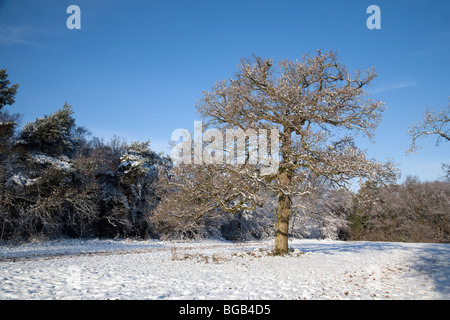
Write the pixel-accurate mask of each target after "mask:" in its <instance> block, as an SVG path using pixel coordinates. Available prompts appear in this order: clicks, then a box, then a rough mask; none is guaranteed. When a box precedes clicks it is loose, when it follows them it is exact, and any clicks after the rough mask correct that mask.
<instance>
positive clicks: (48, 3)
mask: <svg viewBox="0 0 450 320" xmlns="http://www.w3.org/2000/svg"><path fill="white" fill-rule="evenodd" d="M372 4H375V5H378V6H379V7H380V9H381V29H380V30H369V29H368V28H367V27H366V20H367V18H369V16H370V14H367V13H366V9H367V7H368V6H369V5H372ZM69 5H78V6H79V7H80V9H81V29H80V30H69V29H68V28H67V27H66V20H67V18H69V16H70V15H69V14H67V13H66V9H67V7H68V6H69ZM449 15H450V1H448V0H433V1H429V0H427V1H426V0H422V1H406V0H401V1H400V0H396V1H394V0H390V1H381V0H371V1H366V0H359V1H357V0H343V1H335V0H330V1H328V0H327V1H325V0H317V1H312V0H311V1H303V0H293V1H286V0H284V1H283V0H281V1H280V0H279V1H273V0H271V1H269V0H258V1H254V0H241V1H236V0H227V1H215V0H209V1H197V0H191V1H148V0H147V1H143V0H128V1H125V0H123V1H122V0H89V1H77V0H70V1H66V0H39V1H38V0H0V68H6V69H7V70H8V73H9V78H10V80H11V81H12V82H13V83H19V84H20V88H19V93H18V94H17V97H16V103H15V105H14V106H13V107H11V108H9V110H10V111H11V112H16V113H20V114H22V115H23V121H22V124H25V123H26V122H28V121H33V120H35V119H36V118H37V117H40V116H43V115H45V114H50V113H52V112H54V111H55V110H57V109H59V108H61V107H62V106H63V104H64V102H68V103H69V104H71V105H72V106H73V108H74V111H75V118H76V121H77V124H78V125H80V126H85V127H87V128H88V129H89V130H90V131H91V132H92V134H93V136H97V137H104V138H105V139H106V140H108V139H109V138H111V137H112V136H113V135H114V134H116V135H118V136H121V137H123V138H125V139H126V140H127V141H134V140H140V141H144V140H148V139H150V140H151V142H152V144H151V146H152V148H153V149H155V150H157V151H164V152H166V153H170V149H169V147H168V141H169V139H170V136H171V133H172V132H173V131H174V130H175V129H177V128H188V129H193V125H194V121H195V120H200V118H199V116H198V115H197V114H196V113H195V109H194V104H195V102H196V101H197V100H198V99H199V98H200V96H201V93H202V90H209V89H210V88H211V87H212V85H213V84H214V83H215V82H216V81H219V80H222V79H226V78H229V77H231V76H232V75H233V74H234V72H235V71H236V66H237V64H238V63H239V60H240V59H241V58H245V57H249V56H251V55H252V54H256V55H259V56H262V57H266V58H273V59H283V58H288V59H297V58H298V59H299V58H301V56H302V55H303V54H304V53H307V52H311V53H314V52H315V50H317V49H322V50H337V52H338V55H339V56H341V57H342V63H344V64H345V65H347V67H348V69H349V70H355V69H367V68H370V67H372V66H373V67H375V69H376V71H377V72H378V74H379V76H378V77H377V79H376V80H374V81H373V83H372V86H371V87H370V88H369V91H370V93H371V96H372V97H373V98H375V99H379V100H381V101H383V102H385V103H386V106H387V108H388V109H387V111H386V112H385V113H384V117H383V123H382V124H381V125H380V127H379V128H378V130H377V134H376V138H375V143H370V142H369V141H367V140H365V139H362V138H361V139H358V144H359V146H361V147H362V148H363V149H366V150H367V153H368V155H369V156H370V157H374V158H376V159H378V160H380V161H384V160H385V159H386V158H392V159H393V161H394V162H395V163H397V164H398V165H399V168H400V170H401V171H402V180H403V179H404V178H405V177H406V176H407V175H417V176H418V177H419V178H420V179H421V180H434V179H436V178H438V177H439V176H440V175H441V174H442V172H441V168H440V166H441V163H443V162H447V163H450V152H449V151H448V150H449V145H448V144H445V143H444V144H441V145H439V146H436V145H435V138H433V137H430V138H427V139H422V140H420V141H419V142H420V144H421V145H422V146H423V149H422V150H420V152H419V153H417V154H412V155H405V152H404V151H405V150H406V149H408V147H409V143H410V139H409V137H408V136H407V133H406V132H407V130H408V126H409V125H410V124H412V123H415V122H417V121H419V120H421V119H422V117H423V114H424V111H425V108H427V107H429V108H431V109H433V110H441V109H442V108H444V107H446V106H447V105H448V104H449V102H450V100H449V97H450V80H449V77H448V75H449V74H450V19H449Z"/></svg>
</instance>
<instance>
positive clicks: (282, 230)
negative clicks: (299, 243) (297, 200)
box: [275, 194, 291, 254]
mask: <svg viewBox="0 0 450 320" xmlns="http://www.w3.org/2000/svg"><path fill="white" fill-rule="evenodd" d="M290 215H291V197H290V196H288V195H284V194H280V195H279V196H278V209H277V223H276V236H275V253H276V254H285V253H288V251H289V246H288V235H289V218H290Z"/></svg>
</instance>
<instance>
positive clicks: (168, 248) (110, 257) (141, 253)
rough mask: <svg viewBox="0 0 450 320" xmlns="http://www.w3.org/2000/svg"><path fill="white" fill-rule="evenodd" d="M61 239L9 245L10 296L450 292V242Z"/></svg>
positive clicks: (417, 295)
mask: <svg viewBox="0 0 450 320" xmlns="http://www.w3.org/2000/svg"><path fill="white" fill-rule="evenodd" d="M290 246H291V247H292V248H293V249H295V250H294V251H293V252H292V253H291V254H290V255H288V256H284V257H279V256H270V255H267V252H269V250H270V249H272V248H273V241H259V242H246V243H242V244H236V243H232V242H225V241H199V242H162V241H133V240H61V241H47V242H33V243H28V244H22V245H16V246H12V245H1V246H0V299H188V300H191V299H221V300H222V299H238V300H241V299H270V300H274V299H450V245H449V244H416V243H387V242H340V241H328V240H292V241H291V242H290Z"/></svg>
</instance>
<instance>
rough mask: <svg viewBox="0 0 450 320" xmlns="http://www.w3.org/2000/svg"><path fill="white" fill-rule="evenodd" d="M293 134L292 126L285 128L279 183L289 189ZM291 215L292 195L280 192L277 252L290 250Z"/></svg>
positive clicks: (282, 140)
mask: <svg viewBox="0 0 450 320" xmlns="http://www.w3.org/2000/svg"><path fill="white" fill-rule="evenodd" d="M291 134H292V130H291V129H290V128H285V129H284V132H283V135H282V138H281V156H282V159H281V164H280V169H279V171H280V175H279V183H280V184H281V185H282V189H285V190H289V186H290V184H291V176H292V172H291V171H290V169H291V168H290V162H289V157H290V155H291ZM290 215H291V197H290V195H288V194H285V193H283V192H281V191H280V192H279V193H278V209H277V223H276V226H275V228H276V234H275V253H276V254H285V253H288V251H289V246H288V235H289V218H290Z"/></svg>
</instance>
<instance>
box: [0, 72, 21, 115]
mask: <svg viewBox="0 0 450 320" xmlns="http://www.w3.org/2000/svg"><path fill="white" fill-rule="evenodd" d="M10 84H11V82H10V81H9V80H8V74H7V73H6V69H0V111H1V110H2V109H3V107H5V106H7V105H10V106H11V105H13V104H14V102H15V96H16V93H17V89H18V88H19V85H18V84H13V85H11V86H10Z"/></svg>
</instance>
